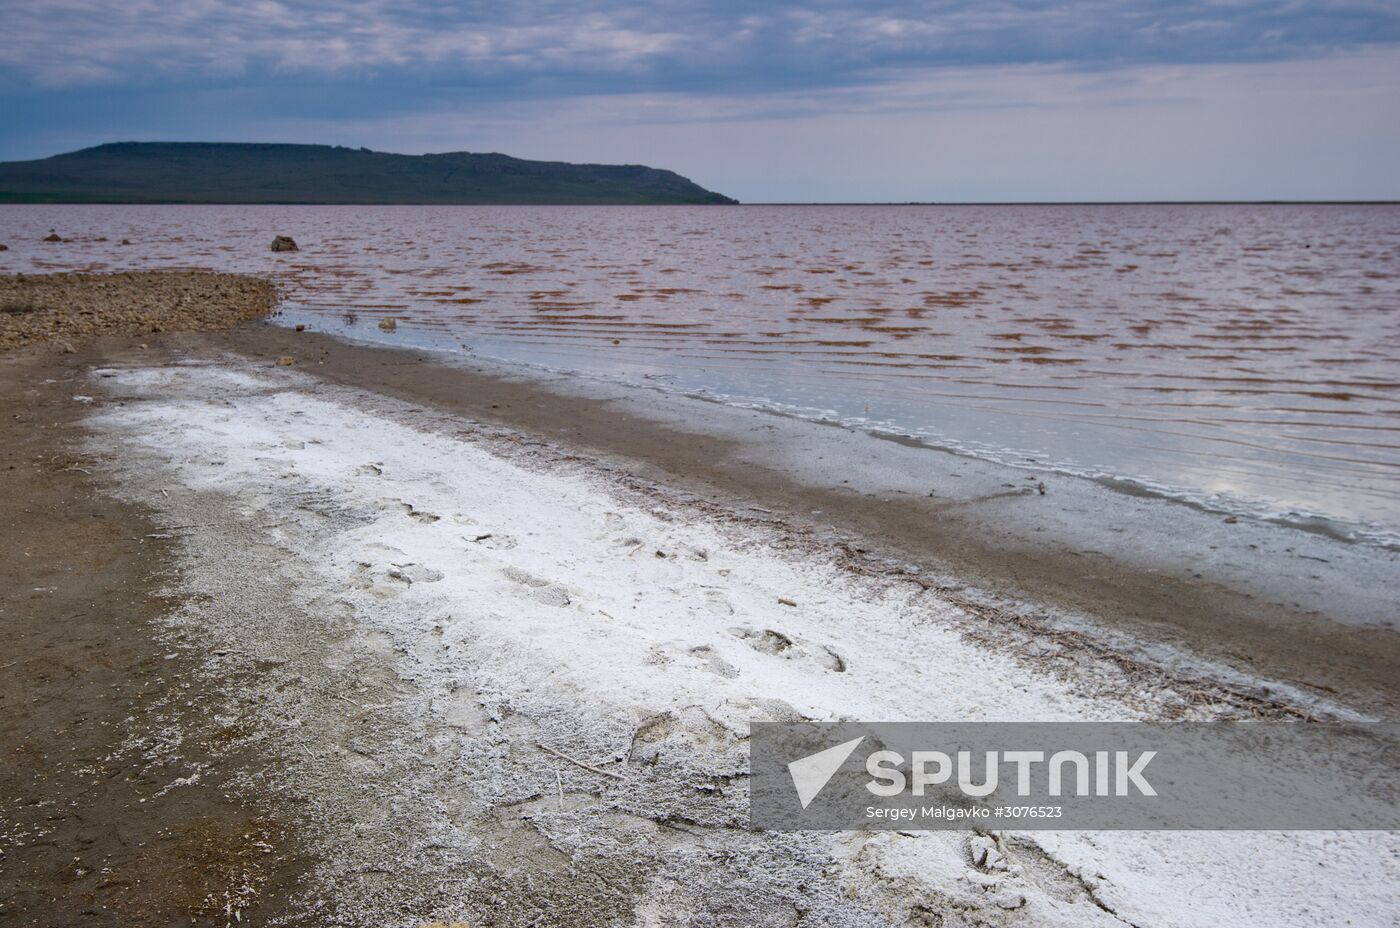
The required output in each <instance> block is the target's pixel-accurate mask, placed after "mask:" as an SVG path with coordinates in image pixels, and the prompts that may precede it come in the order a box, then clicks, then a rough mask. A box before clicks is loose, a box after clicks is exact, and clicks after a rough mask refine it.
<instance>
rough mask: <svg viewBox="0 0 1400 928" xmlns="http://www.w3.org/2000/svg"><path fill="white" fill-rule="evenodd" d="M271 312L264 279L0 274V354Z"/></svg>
mask: <svg viewBox="0 0 1400 928" xmlns="http://www.w3.org/2000/svg"><path fill="white" fill-rule="evenodd" d="M276 306H277V291H276V290H275V288H274V287H273V286H272V284H270V283H268V282H267V281H265V280H259V279H258V278H256V277H247V276H245V275H242V274H215V273H211V272H208V271H134V272H123V273H116V274H46V275H40V276H36V275H33V274H6V275H3V276H0V350H6V349H10V348H20V347H23V346H26V345H33V344H37V343H41V342H50V341H57V342H71V341H74V340H78V339H83V338H87V337H91V336H96V335H130V336H141V335H146V334H149V333H154V332H179V331H208V330H211V329H222V328H227V327H228V326H231V325H234V324H236V323H239V322H245V321H248V320H250V319H261V318H262V317H263V316H266V315H267V314H268V313H270V312H272V311H273V309H275V308H276Z"/></svg>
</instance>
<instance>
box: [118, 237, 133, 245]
mask: <svg viewBox="0 0 1400 928" xmlns="http://www.w3.org/2000/svg"><path fill="white" fill-rule="evenodd" d="M117 244H118V245H130V244H131V239H129V238H124V239H122V240H121V241H120V242H118V243H117Z"/></svg>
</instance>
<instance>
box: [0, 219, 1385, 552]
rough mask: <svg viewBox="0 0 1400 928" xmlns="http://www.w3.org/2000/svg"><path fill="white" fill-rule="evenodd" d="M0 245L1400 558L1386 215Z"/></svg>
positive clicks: (714, 224)
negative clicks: (195, 280) (1084, 481)
mask: <svg viewBox="0 0 1400 928" xmlns="http://www.w3.org/2000/svg"><path fill="white" fill-rule="evenodd" d="M50 229H53V230H56V231H57V232H58V233H59V234H60V235H61V236H63V237H64V238H65V239H67V240H68V241H65V242H64V243H61V244H55V243H45V242H43V241H42V238H43V237H44V236H45V235H47V234H48V232H49V231H50ZM275 234H286V235H291V236H293V237H294V238H295V239H296V240H297V241H298V243H299V244H300V246H301V251H299V252H297V253H293V254H272V253H271V252H270V251H269V248H268V245H269V243H270V241H271V239H272V236H273V235H275ZM124 238H125V239H129V240H130V241H131V242H132V244H131V245H127V246H124V245H121V244H119V243H120V241H121V239H124ZM0 242H3V243H5V244H7V245H8V246H9V248H10V250H9V251H7V252H3V253H0V270H3V271H5V272H16V271H22V272H48V271H57V270H111V269H127V268H133V269H134V268H152V267H208V268H217V269H221V270H235V271H244V272H250V273H257V274H264V275H270V276H271V277H273V278H275V279H276V280H278V281H279V282H280V283H281V284H282V285H283V288H284V290H285V294H286V299H285V302H284V312H283V315H282V316H281V317H280V320H279V321H282V322H286V323H292V322H305V323H308V324H310V325H312V326H314V327H316V328H321V329H325V330H330V331H334V332H339V333H342V334H346V335H349V336H351V337H355V338H361V339H367V340H374V341H383V342H387V343H391V344H412V345H419V346H424V347H436V348H443V349H448V350H453V351H468V352H471V353H472V354H473V355H475V356H480V357H490V358H495V359H500V360H505V361H509V362H513V363H516V364H520V365H536V366H543V367H547V368H550V369H553V370H564V371H573V372H577V373H579V374H581V375H586V376H591V377H602V378H607V379H610V380H619V381H627V382H635V383H637V384H642V385H646V386H650V387H656V388H661V389H669V390H678V391H683V392H687V393H693V394H698V395H703V396H707V397H710V398H713V399H716V400H719V401H721V402H727V403H734V404H742V405H751V406H759V407H764V408H769V409H773V410H775V411H781V412H785V413H789V414H794V415H800V416H805V417H811V418H818V419H825V420H829V421H833V422H837V423H840V424H842V425H844V426H847V427H850V428H859V429H866V430H870V431H875V432H884V433H892V434H898V435H901V436H907V437H910V438H914V439H917V440H918V441H920V442H923V443H926V444H928V445H929V446H931V447H935V448H941V449H945V450H949V451H953V452H956V453H961V454H969V455H974V456H977V457H983V458H988V459H992V460H996V461H1000V462H1002V463H1005V464H1010V465H1012V466H1024V467H1028V468H1030V467H1034V468H1035V469H1036V470H1041V471H1043V470H1055V471H1060V472H1063V473H1067V474H1074V475H1077V476H1081V477H1085V478H1088V479H1094V480H1099V481H1102V482H1105V483H1108V484H1110V485H1114V486H1121V487H1123V488H1125V489H1131V490H1133V491H1134V492H1141V491H1143V490H1146V491H1150V492H1153V493H1157V494H1161V495H1163V496H1167V497H1171V498H1175V499H1179V500H1181V501H1183V502H1186V503H1190V504H1192V505H1196V506H1203V507H1207V508H1210V509H1216V510H1219V511H1222V512H1227V513H1230V514H1235V515H1239V516H1244V517H1249V518H1258V519H1267V520H1271V521H1275V522H1285V523H1293V524H1297V525H1299V526H1301V527H1307V528H1311V529H1314V530H1322V531H1325V532H1327V533H1328V534H1332V535H1335V536H1337V537H1341V538H1346V539H1350V540H1353V541H1357V542H1360V543H1364V544H1381V545H1387V546H1396V545H1400V206H1392V205H1357V206H1348V205H1316V206H1313V205H1280V206H1271V205H1257V206H1256V205H1205V206H1196V205H1170V206H1166V205H1164V206H1138V205H1124V206H736V207H486V206H482V207H474V206H459V207H411V206H404V207H388V206H369V207H359V206H356V207H349V206H27V205H11V206H0ZM383 316H393V317H395V318H396V319H397V320H398V328H397V330H396V331H395V332H393V333H384V332H382V331H380V329H379V328H378V327H377V322H378V320H379V318H380V317H383Z"/></svg>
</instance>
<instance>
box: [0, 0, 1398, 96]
mask: <svg viewBox="0 0 1400 928" xmlns="http://www.w3.org/2000/svg"><path fill="white" fill-rule="evenodd" d="M761 10H762V12H760V13H754V12H752V7H749V6H747V5H743V4H738V3H695V2H689V3H687V2H677V0H663V2H658V3H654V4H650V5H636V4H630V3H621V2H616V0H614V2H596V0H595V2H593V3H589V4H563V3H558V2H554V0H521V2H517V3H512V4H500V3H496V2H465V3H443V2H441V0H394V2H390V0H344V2H340V0H335V2H332V0H251V2H246V3H239V4H230V3H226V2H222V0H186V2H182V3H179V4H171V3H165V2H158V0H128V2H125V3H122V4H114V3H111V2H110V0H9V2H5V3H4V4H3V19H4V23H5V30H4V36H3V38H0V69H3V70H4V71H5V72H7V73H8V74H9V75H10V76H11V78H12V81H14V82H19V83H21V84H27V85H30V86H35V87H74V86H93V85H111V84H114V83H131V84H150V83H168V82H172V81H174V82H191V83H199V82H201V81H209V80H221V79H228V78H231V77H242V78H248V79H260V78H274V77H275V78H282V79H286V78H287V77H296V76H306V75H314V76H335V77H338V78H345V79H366V78H368V77H377V78H393V77H397V78H399V79H406V78H408V77H417V78H420V79H431V80H437V81H453V80H455V81H458V82H461V83H465V84H473V83H477V82H484V83H485V84H487V85H490V84H491V83H492V82H493V81H495V82H499V81H502V80H503V79H506V78H511V79H516V80H529V79H531V78H541V77H542V78H545V80H544V81H542V82H541V87H542V89H541V93H548V87H550V86H553V85H554V84H557V83H560V82H569V81H575V80H582V81H583V82H584V83H586V84H587V85H588V86H589V87H590V89H593V90H597V91H600V92H630V91H632V90H635V89H638V88H639V87H640V88H643V89H648V90H679V89H687V88H689V89H695V88H699V87H710V88H724V89H726V90H727V91H728V92H731V93H737V92H742V91H743V90H744V89H745V88H750V89H761V90H769V89H773V88H774V87H777V86H783V85H788V86H795V87H812V86H840V85H847V84H854V83H861V82H864V81H867V80H869V79H870V74H871V72H872V71H880V70H884V69H888V68H892V67H898V68H916V67H923V68H928V67H954V66H970V65H991V64H1002V65H1010V64H1036V63H1040V64H1045V63H1060V64H1065V63H1071V64H1075V65H1077V66H1081V67H1099V68H1102V67H1125V66H1132V65H1141V64H1166V63H1183V62H1228V61H1259V60H1282V59H1289V58H1303V57H1317V56H1321V55H1324V54H1328V53H1332V52H1335V51H1337V50H1339V49H1348V48H1357V47H1360V46H1365V45H1374V44H1378V43H1382V44H1385V43H1397V42H1400V7H1397V6H1396V5H1395V4H1393V3H1380V2H1368V0H1296V2H1293V3H1288V4H1278V3H1274V2H1263V0H1231V2H1222V0H1195V2H1185V3H1175V2H1160V0H1133V2H1109V0H1067V2H1061V3H1050V2H1044V0H1001V2H997V0H990V2H989V0H955V2H936V3H927V2H913V0H901V2H884V3H874V4H870V3H862V2H857V0H848V2H845V3H841V2H835V0H806V2H779V3H774V4H769V5H765V6H763V7H761Z"/></svg>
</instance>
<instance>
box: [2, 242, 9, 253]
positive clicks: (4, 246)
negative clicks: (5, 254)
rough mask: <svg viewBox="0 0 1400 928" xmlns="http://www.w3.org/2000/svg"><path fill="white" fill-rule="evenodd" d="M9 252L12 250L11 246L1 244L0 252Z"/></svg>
mask: <svg viewBox="0 0 1400 928" xmlns="http://www.w3.org/2000/svg"><path fill="white" fill-rule="evenodd" d="M9 250H10V246H9V245H5V244H3V243H0V251H9Z"/></svg>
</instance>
